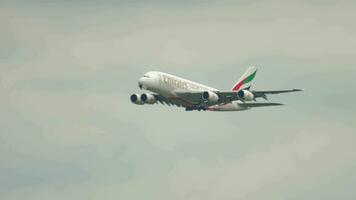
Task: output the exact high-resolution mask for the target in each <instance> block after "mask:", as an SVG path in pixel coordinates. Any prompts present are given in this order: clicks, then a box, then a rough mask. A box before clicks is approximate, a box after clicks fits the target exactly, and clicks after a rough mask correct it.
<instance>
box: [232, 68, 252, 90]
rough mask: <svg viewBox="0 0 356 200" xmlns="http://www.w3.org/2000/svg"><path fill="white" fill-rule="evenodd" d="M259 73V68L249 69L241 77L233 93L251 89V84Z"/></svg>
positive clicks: (233, 88)
mask: <svg viewBox="0 0 356 200" xmlns="http://www.w3.org/2000/svg"><path fill="white" fill-rule="evenodd" d="M256 73H257V67H254V66H252V67H249V68H248V69H247V71H246V72H245V73H244V74H243V75H242V76H241V77H240V79H239V81H238V82H237V83H236V84H235V85H234V87H232V89H231V91H239V90H243V89H249V88H250V87H251V82H252V80H253V79H254V78H255V76H256Z"/></svg>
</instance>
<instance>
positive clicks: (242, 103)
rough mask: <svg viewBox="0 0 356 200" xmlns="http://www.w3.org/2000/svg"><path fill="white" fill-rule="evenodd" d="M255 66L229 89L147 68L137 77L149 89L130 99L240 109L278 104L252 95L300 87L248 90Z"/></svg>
mask: <svg viewBox="0 0 356 200" xmlns="http://www.w3.org/2000/svg"><path fill="white" fill-rule="evenodd" d="M256 72H257V68H256V67H249V68H248V69H247V71H246V72H245V73H244V74H243V75H242V76H241V78H240V79H239V81H238V82H237V83H236V84H235V85H234V86H233V87H232V89H231V90H230V91H220V90H218V89H215V88H212V87H208V86H205V85H202V84H199V83H196V82H193V81H189V80H186V79H183V78H180V77H177V76H174V75H171V74H167V73H163V72H158V71H150V72H147V73H146V74H145V75H144V76H143V77H141V78H140V79H139V81H138V86H139V88H140V89H144V90H148V91H151V92H152V93H143V94H141V95H139V94H133V95H131V97H130V99H131V102H132V103H134V104H137V105H143V104H155V103H157V102H160V103H162V104H164V103H165V104H167V105H176V106H178V107H184V108H185V110H186V111H191V110H198V111H201V110H203V111H206V110H208V111H242V110H248V109H250V108H253V107H264V106H280V105H283V104H280V103H268V102H264V103H257V102H256V98H263V99H265V100H267V96H266V95H267V94H279V93H287V92H297V91H302V90H301V89H290V90H263V91H258V90H251V82H252V80H253V79H254V78H255V76H256Z"/></svg>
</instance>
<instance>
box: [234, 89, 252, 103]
mask: <svg viewBox="0 0 356 200" xmlns="http://www.w3.org/2000/svg"><path fill="white" fill-rule="evenodd" d="M237 95H238V96H239V98H241V99H242V100H245V101H252V100H254V99H255V96H254V95H253V93H252V92H250V91H249V90H240V91H238V92H237Z"/></svg>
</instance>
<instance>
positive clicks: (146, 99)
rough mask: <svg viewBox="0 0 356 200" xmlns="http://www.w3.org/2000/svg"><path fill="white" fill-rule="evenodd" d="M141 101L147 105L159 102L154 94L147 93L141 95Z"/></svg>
mask: <svg viewBox="0 0 356 200" xmlns="http://www.w3.org/2000/svg"><path fill="white" fill-rule="evenodd" d="M140 99H141V101H142V102H144V103H147V104H154V103H156V102H157V99H156V98H155V96H153V95H152V94H146V93H144V94H141V97H140Z"/></svg>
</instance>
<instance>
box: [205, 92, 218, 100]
mask: <svg viewBox="0 0 356 200" xmlns="http://www.w3.org/2000/svg"><path fill="white" fill-rule="evenodd" d="M202 98H203V99H204V100H206V101H208V102H209V103H216V102H218V101H219V96H218V95H217V94H215V93H214V92H210V91H205V92H203V95H202Z"/></svg>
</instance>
